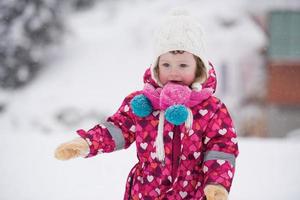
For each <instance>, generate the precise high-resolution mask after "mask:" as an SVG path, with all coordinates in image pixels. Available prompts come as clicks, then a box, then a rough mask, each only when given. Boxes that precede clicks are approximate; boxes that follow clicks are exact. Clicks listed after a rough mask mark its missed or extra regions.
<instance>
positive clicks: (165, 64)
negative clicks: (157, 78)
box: [162, 63, 170, 67]
mask: <svg viewBox="0 0 300 200" xmlns="http://www.w3.org/2000/svg"><path fill="white" fill-rule="evenodd" d="M162 66H164V67H169V66H170V65H169V63H163V64H162Z"/></svg>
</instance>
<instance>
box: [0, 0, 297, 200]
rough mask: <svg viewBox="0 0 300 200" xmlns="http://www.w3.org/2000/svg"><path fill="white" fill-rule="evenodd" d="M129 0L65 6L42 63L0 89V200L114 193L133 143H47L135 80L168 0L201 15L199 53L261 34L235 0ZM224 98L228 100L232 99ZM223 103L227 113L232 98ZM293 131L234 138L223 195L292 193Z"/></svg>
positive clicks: (109, 106) (86, 122) (70, 133)
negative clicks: (85, 152) (77, 150)
mask: <svg viewBox="0 0 300 200" xmlns="http://www.w3.org/2000/svg"><path fill="white" fill-rule="evenodd" d="M133 2H136V1H122V2H120V3H119V4H118V5H117V4H116V3H113V2H110V3H107V2H106V3H99V4H98V6H97V7H95V8H94V9H93V10H90V11H86V12H82V13H77V14H76V15H72V16H70V18H69V20H68V22H69V24H70V25H69V34H68V35H66V38H65V41H64V44H63V45H62V46H61V47H59V48H58V49H57V51H56V53H53V54H51V57H50V58H49V60H50V62H49V66H48V67H47V68H45V70H44V71H43V73H42V74H41V75H40V76H39V77H38V78H37V79H36V80H34V81H33V82H32V83H31V84H30V85H29V86H28V87H26V88H25V89H22V90H20V91H17V92H4V91H1V90H0V101H2V102H5V103H6V104H7V107H6V109H5V112H4V113H2V114H1V115H0V137H1V139H0V200H37V199H43V200H71V199H72V200H79V199H89V200H93V199H95V200H96V199H107V200H117V199H122V196H123V192H124V188H125V181H126V176H127V173H128V172H129V170H130V168H131V167H132V166H133V165H134V163H135V162H136V156H135V148H134V145H133V146H132V147H131V148H130V149H128V150H127V151H124V150H122V151H118V152H114V153H112V154H103V155H99V156H97V157H94V158H90V159H76V160H72V161H68V162H62V161H57V160H55V159H54V158H53V152H54V149H55V147H56V146H57V145H58V144H60V143H61V142H64V141H67V140H70V139H72V138H73V137H74V136H75V133H74V132H75V130H76V129H78V128H84V129H88V128H91V127H92V126H93V125H94V124H95V123H97V122H99V120H102V119H103V117H104V116H106V115H109V114H111V113H113V112H114V111H115V110H116V109H117V108H118V106H119V105H120V103H121V101H122V99H123V98H124V97H125V96H126V95H128V93H130V92H131V91H133V90H137V89H140V88H141V87H142V76H143V73H144V70H145V69H146V67H147V66H149V65H150V63H151V61H152V59H151V34H152V30H153V27H154V26H155V24H157V23H158V21H159V17H160V16H162V15H163V14H164V13H165V12H166V11H168V10H169V8H170V7H172V6H174V5H177V6H178V5H186V3H187V2H188V3H189V4H188V5H189V7H190V9H191V10H192V11H194V13H195V14H197V15H198V17H200V19H202V24H203V25H204V27H205V28H207V30H206V32H208V33H210V34H208V36H207V40H208V42H207V43H208V46H209V44H212V45H211V46H210V47H208V51H209V56H210V58H211V59H212V60H213V62H214V60H216V61H215V62H216V64H220V63H221V62H222V59H223V57H224V56H225V57H226V54H227V53H228V54H227V56H231V54H229V53H230V52H232V49H231V48H232V47H228V46H229V45H228V43H229V42H230V41H234V39H236V38H242V40H243V42H244V43H241V44H237V43H235V44H234V45H235V47H236V50H235V52H236V55H235V57H239V56H242V57H244V56H245V55H247V52H245V51H246V50H245V48H244V47H245V45H246V44H251V45H252V46H254V47H255V44H256V45H257V46H260V45H261V44H262V43H263V42H262V40H261V39H262V38H263V37H262V36H261V35H260V34H259V33H257V31H256V28H255V26H254V25H253V24H251V23H250V22H249V21H248V19H247V18H246V17H245V16H244V14H243V9H244V5H243V4H242V3H240V2H241V1H234V0H231V1H230V2H231V4H230V5H232V6H228V5H229V4H221V3H220V2H218V4H216V2H215V1H209V2H208V1H206V3H205V4H204V3H203V2H204V1H179V0H178V1H153V2H151V3H149V2H148V3H146V1H141V2H142V3H136V4H133ZM174 2H175V3H174ZM200 9H201V12H196V11H198V10H200ZM236 10H238V11H239V12H236ZM233 11H234V12H233ZM220 17H221V18H222V19H223V18H225V19H227V20H229V21H230V19H231V18H238V19H239V20H238V22H237V24H238V25H237V27H235V28H231V29H228V30H226V31H225V32H222V34H220V30H221V29H220V27H218V26H220V25H219V24H218V21H219V20H220ZM245 28H247V29H246V30H247V32H246V33H245ZM224 34H225V35H224ZM245 34H248V35H247V37H243V36H245ZM248 36H249V37H248ZM217 44H218V46H216V45H217ZM221 44H222V45H221ZM221 47H222V48H221ZM247 47H249V46H247ZM223 48H224V49H223ZM238 48H240V49H238ZM212 52H213V53H212ZM224 52H225V53H224ZM239 53H240V54H239ZM233 59H234V57H233V56H232V57H231V58H230V59H229V60H233ZM217 70H218V69H217ZM231 85H233V84H232V83H231ZM226 103H227V104H229V107H231V106H230V105H234V100H233V99H227V100H226ZM231 110H232V112H233V115H236V114H235V113H234V107H233V108H232V109H231ZM295 138H296V137H293V138H291V139H245V138H240V140H239V147H240V156H239V158H238V160H237V171H236V176H235V179H234V183H233V186H232V192H231V194H230V199H231V200H254V199H266V200H269V199H270V200H282V199H289V200H298V199H300V189H299V184H298V182H299V180H300V170H299V169H300V159H299V157H300V140H299V139H295Z"/></svg>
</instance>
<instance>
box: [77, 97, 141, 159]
mask: <svg viewBox="0 0 300 200" xmlns="http://www.w3.org/2000/svg"><path fill="white" fill-rule="evenodd" d="M135 95H136V94H135V93H132V94H131V95H129V96H127V97H126V98H125V99H124V101H123V103H122V105H121V106H120V108H119V109H118V111H117V112H116V113H115V114H113V115H112V116H110V117H108V118H107V120H106V122H104V123H103V124H98V125H96V126H95V127H94V128H92V129H90V130H89V131H85V130H82V129H80V130H77V134H78V135H80V136H81V137H82V138H83V139H85V140H86V141H87V143H88V144H89V148H90V151H89V153H88V155H87V156H86V157H92V156H95V155H97V154H98V153H110V152H113V151H116V150H119V149H126V148H128V147H129V146H130V145H131V144H132V143H133V142H134V141H135V116H134V114H133V113H132V111H131V108H130V101H131V99H132V98H133V97H134V96H135Z"/></svg>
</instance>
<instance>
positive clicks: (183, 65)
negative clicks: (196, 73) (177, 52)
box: [180, 64, 188, 68]
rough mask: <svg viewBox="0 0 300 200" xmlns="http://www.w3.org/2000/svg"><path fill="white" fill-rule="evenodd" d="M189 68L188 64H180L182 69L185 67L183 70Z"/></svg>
mask: <svg viewBox="0 0 300 200" xmlns="http://www.w3.org/2000/svg"><path fill="white" fill-rule="evenodd" d="M187 66H188V65H187V64H180V67H183V68H185V67H187Z"/></svg>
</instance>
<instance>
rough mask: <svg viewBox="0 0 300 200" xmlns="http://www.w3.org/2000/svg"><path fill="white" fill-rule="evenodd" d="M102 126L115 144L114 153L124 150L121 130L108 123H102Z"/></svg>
mask: <svg viewBox="0 0 300 200" xmlns="http://www.w3.org/2000/svg"><path fill="white" fill-rule="evenodd" d="M103 125H104V126H105V127H106V128H107V130H108V131H109V133H110V135H111V136H112V138H113V140H114V141H115V144H116V147H115V151H116V150H120V149H124V146H125V139H124V136H123V134H122V130H121V129H120V128H118V127H116V126H115V125H114V124H112V123H109V122H104V123H103Z"/></svg>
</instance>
